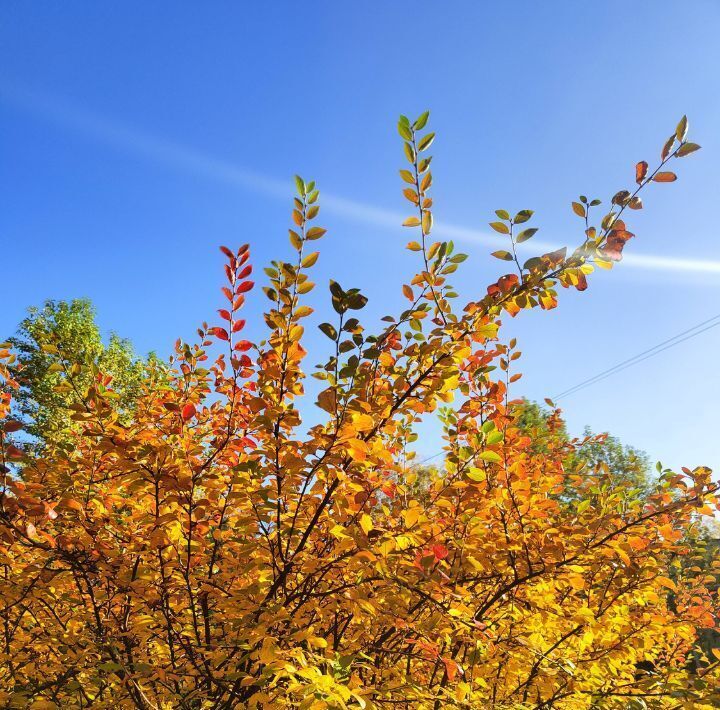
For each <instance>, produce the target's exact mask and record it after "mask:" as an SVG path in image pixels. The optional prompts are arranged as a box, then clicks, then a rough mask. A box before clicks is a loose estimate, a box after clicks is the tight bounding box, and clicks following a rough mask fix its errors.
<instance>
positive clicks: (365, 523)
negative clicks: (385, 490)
mask: <svg viewBox="0 0 720 710" xmlns="http://www.w3.org/2000/svg"><path fill="white" fill-rule="evenodd" d="M360 527H361V528H362V529H363V532H364V533H365V534H366V535H367V534H368V533H369V532H370V531H371V530H372V529H373V521H372V518H371V517H370V516H369V515H368V514H367V513H363V514H362V515H361V516H360Z"/></svg>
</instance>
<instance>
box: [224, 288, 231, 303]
mask: <svg viewBox="0 0 720 710" xmlns="http://www.w3.org/2000/svg"><path fill="white" fill-rule="evenodd" d="M222 292H223V293H224V294H225V295H226V296H227V300H228V301H232V300H233V292H232V291H231V290H230V289H229V288H228V287H227V286H223V287H222Z"/></svg>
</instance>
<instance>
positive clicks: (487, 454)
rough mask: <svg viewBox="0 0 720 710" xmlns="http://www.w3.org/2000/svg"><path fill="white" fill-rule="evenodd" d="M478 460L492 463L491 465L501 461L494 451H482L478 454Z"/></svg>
mask: <svg viewBox="0 0 720 710" xmlns="http://www.w3.org/2000/svg"><path fill="white" fill-rule="evenodd" d="M480 458H481V459H482V460H483V461H492V462H493V463H500V461H502V458H501V457H500V454H498V453H497V452H495V451H489V450H488V451H483V452H482V453H481V454H480Z"/></svg>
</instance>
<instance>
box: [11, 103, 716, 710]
mask: <svg viewBox="0 0 720 710" xmlns="http://www.w3.org/2000/svg"><path fill="white" fill-rule="evenodd" d="M427 119H428V115H427V114H423V115H422V116H421V117H420V118H418V119H417V120H416V121H414V122H410V121H409V120H408V119H406V118H404V117H403V118H401V120H400V122H399V125H398V128H399V132H400V134H401V136H402V138H403V146H404V151H405V157H406V159H407V166H406V169H403V170H401V172H400V175H401V177H402V180H403V181H404V183H405V185H404V186H405V189H404V196H405V198H407V200H408V201H409V203H410V205H411V209H412V212H413V214H412V216H410V217H409V218H408V219H407V220H406V221H405V225H406V226H407V227H408V229H409V230H413V231H414V233H415V234H416V235H417V236H416V237H415V240H414V241H411V242H410V243H409V244H408V248H409V249H410V250H411V251H413V252H416V253H417V259H418V272H417V274H416V275H415V276H413V277H412V278H410V279H409V281H408V283H406V284H405V285H404V286H402V291H403V293H404V295H405V297H406V298H407V301H408V303H407V308H406V309H405V310H404V311H402V313H400V314H398V315H396V316H394V317H391V316H388V317H386V318H385V319H384V322H383V325H382V326H381V327H375V328H374V329H371V326H370V325H368V324H366V325H363V324H362V323H361V320H360V311H361V310H362V308H363V307H364V306H365V304H366V300H367V299H366V298H365V296H364V295H363V294H362V293H361V292H360V291H359V290H357V289H344V288H343V287H341V286H340V285H339V284H338V283H337V282H331V283H330V305H331V309H329V310H328V312H329V313H330V314H331V316H332V318H327V322H323V323H322V324H321V325H320V326H319V327H320V330H321V331H322V333H323V334H324V335H325V336H327V338H328V341H327V342H328V346H329V351H330V354H329V356H328V358H327V360H326V362H325V363H324V364H322V365H321V366H319V367H318V368H316V369H315V370H313V371H312V375H313V376H314V377H315V378H317V379H318V380H320V382H321V391H320V393H319V396H318V397H317V402H316V406H317V408H318V410H316V412H317V411H320V412H322V413H323V417H322V419H321V421H320V423H317V424H314V425H312V426H305V425H304V424H303V420H302V416H303V414H304V413H306V412H308V411H309V409H310V407H311V404H309V403H306V402H305V401H304V392H305V373H304V371H303V361H304V358H305V355H306V349H305V347H304V345H303V343H304V342H306V340H305V325H304V324H307V323H310V322H312V318H311V316H312V314H313V311H312V309H311V308H310V307H309V306H308V305H306V303H305V302H304V301H305V298H304V297H305V296H306V294H308V293H309V292H310V291H311V290H312V289H313V288H314V286H315V284H314V283H313V281H312V273H313V271H312V269H313V266H314V265H315V262H316V261H317V259H318V252H317V251H315V250H314V248H315V244H316V242H317V240H319V239H320V238H322V237H324V235H325V229H323V228H322V227H320V226H317V224H316V221H317V216H318V211H319V193H318V190H317V188H316V186H315V184H314V183H312V182H305V181H304V180H302V179H300V178H298V179H297V180H296V182H297V195H296V197H295V198H294V204H293V210H292V220H293V226H292V228H291V229H290V244H291V246H292V249H293V257H292V259H291V260H290V261H274V262H272V264H271V265H270V266H269V267H268V268H266V269H265V273H266V275H267V279H266V281H265V285H264V286H263V288H262V291H263V292H264V298H266V299H267V301H268V303H269V304H268V307H267V311H266V313H265V324H266V326H267V334H266V336H265V339H264V340H263V341H261V342H252V341H251V340H248V339H246V338H245V336H244V329H245V321H244V320H243V319H242V317H241V311H242V308H243V305H244V303H245V301H246V299H248V298H250V297H252V298H262V297H263V295H262V293H260V294H258V293H257V292H256V290H254V289H253V287H254V283H253V281H252V280H251V272H252V270H253V266H252V265H251V259H250V249H249V247H248V246H247V245H245V246H242V247H240V248H239V249H228V248H225V247H223V248H222V251H223V253H224V255H225V257H226V259H227V262H226V264H225V276H226V284H225V286H224V287H223V288H222V292H223V307H222V308H221V309H220V310H219V311H218V318H217V319H216V324H215V325H207V324H204V325H203V326H202V327H201V328H200V329H199V330H198V337H197V340H196V342H194V343H189V342H180V341H178V342H177V343H176V346H175V352H174V355H173V357H172V358H171V361H170V365H169V368H168V370H167V377H165V376H164V377H162V378H155V379H152V380H146V381H144V383H141V385H140V387H141V391H140V394H139V395H138V397H137V399H136V401H134V403H133V406H132V408H131V410H128V408H124V409H122V411H121V408H119V407H118V406H117V404H116V402H117V398H118V397H117V392H115V391H114V390H113V382H112V378H111V377H110V375H109V374H108V373H107V372H104V371H103V370H102V369H101V367H99V366H98V365H97V364H93V363H92V362H91V363H87V362H85V363H78V362H72V361H70V360H68V358H67V356H66V355H65V354H64V353H63V352H62V351H61V350H60V349H59V348H58V346H57V344H53V342H52V338H50V341H49V342H48V343H47V345H46V346H45V349H46V352H47V353H48V354H49V355H52V356H53V358H54V362H55V363H56V365H57V367H56V368H55V372H56V373H57V376H58V382H57V383H56V384H55V385H54V386H56V387H60V388H61V389H62V394H63V401H67V404H66V405H63V406H66V408H67V415H68V419H69V420H70V421H72V422H73V426H72V427H71V428H70V431H69V433H68V436H69V437H71V442H72V445H71V446H68V445H67V444H66V443H65V444H63V445H62V446H60V445H58V446H53V445H52V444H51V443H49V444H47V445H46V446H44V447H43V448H42V449H41V450H38V449H37V448H33V447H32V446H29V445H27V444H28V440H27V438H26V437H24V435H23V433H22V428H23V426H24V423H23V422H21V421H18V420H17V419H16V418H15V415H14V414H13V412H14V411H15V410H14V409H13V406H14V405H13V391H14V390H15V388H16V386H17V385H16V382H15V379H16V378H15V372H16V370H17V368H16V365H17V362H16V361H15V360H14V358H15V355H14V354H13V352H12V351H11V349H8V348H6V349H2V350H0V358H1V359H0V363H2V364H0V368H1V369H0V377H1V378H2V380H3V388H4V389H3V395H2V400H1V401H0V420H1V423H2V426H1V428H2V434H1V439H0V441H1V443H2V466H3V468H2V475H3V483H2V489H1V490H0V625H1V629H0V703H1V704H2V705H3V706H4V707H9V708H24V707H30V708H71V707H77V708H89V707H95V708H143V709H147V708H214V709H216V710H219V709H221V708H242V707H248V708H291V707H292V708H407V709H410V708H435V709H437V708H451V707H456V708H589V707H594V708H633V707H637V708H640V707H653V708H655V707H657V708H680V707H683V708H685V707H688V708H689V707H697V708H702V707H716V706H717V705H716V703H717V702H718V691H717V683H718V677H719V676H718V671H717V667H718V659H717V658H715V657H713V654H712V653H710V654H709V656H710V657H708V654H706V653H705V652H703V651H701V650H698V649H699V647H698V646H697V644H696V637H697V635H698V633H699V632H702V631H703V630H712V629H716V628H717V625H718V608H717V605H718V602H717V596H716V594H714V593H713V592H712V591H711V590H713V589H717V585H716V582H717V575H718V572H719V571H720V570H719V569H718V564H717V559H715V561H714V562H712V561H710V562H709V563H708V564H707V565H705V566H704V567H697V566H695V567H692V566H689V565H680V564H679V563H678V560H681V559H682V558H683V555H684V553H685V551H686V550H687V543H686V541H687V539H688V536H689V535H692V531H693V530H694V529H695V528H697V526H698V524H699V520H700V519H701V517H702V516H710V515H712V514H713V511H714V510H715V509H717V506H718V502H717V498H716V490H717V486H716V485H715V484H713V482H712V480H711V473H710V471H709V469H707V468H697V469H695V470H692V471H691V470H685V469H683V470H682V471H681V472H678V473H675V472H673V471H669V470H663V471H660V472H659V475H658V480H657V483H656V484H655V485H654V486H653V488H652V490H650V491H649V492H647V494H646V495H643V496H642V497H640V496H638V495H633V494H632V491H630V490H629V489H628V486H629V485H630V484H627V485H625V484H623V483H622V482H621V483H619V484H618V483H617V482H614V483H613V485H609V482H608V480H607V474H606V472H604V471H603V470H602V469H601V468H595V469H593V468H590V467H585V468H583V467H582V466H578V467H573V466H570V465H568V464H567V462H568V461H570V460H572V456H571V454H572V447H573V443H572V442H570V441H569V440H568V438H567V437H566V436H562V437H560V436H553V435H552V431H553V430H554V429H560V428H561V426H562V424H561V420H560V414H559V412H558V411H555V412H554V413H553V415H552V417H551V420H550V423H549V425H548V427H549V429H548V431H549V432H550V435H547V436H545V438H544V440H543V442H542V445H541V446H539V445H536V443H537V442H534V441H533V439H532V437H531V436H528V434H527V428H523V427H521V426H519V424H518V415H517V413H516V411H517V409H516V408H514V406H513V402H514V400H512V399H511V395H510V388H511V385H512V383H513V382H514V381H516V380H517V378H518V377H519V375H518V374H517V373H515V372H514V367H515V363H516V360H517V358H518V355H519V352H518V350H517V345H516V343H515V342H514V341H510V342H507V343H504V342H503V341H502V340H500V339H499V328H500V325H501V318H502V317H505V315H506V314H508V315H510V316H515V315H516V314H518V313H519V312H520V311H522V310H523V309H529V308H535V307H540V308H542V309H545V310H550V309H552V308H554V307H555V306H556V303H557V298H558V291H559V288H560V287H562V288H575V289H578V290H581V291H582V290H584V289H585V288H586V286H587V277H588V276H589V275H590V274H591V273H592V272H593V271H594V269H595V268H598V267H601V268H604V269H610V268H611V267H612V266H613V265H614V264H615V262H618V261H620V260H621V258H622V252H623V249H624V247H625V245H626V243H627V242H628V240H629V239H630V238H631V237H632V236H633V235H632V234H631V233H630V232H629V231H628V228H627V227H626V224H625V219H626V215H627V214H629V213H630V212H631V211H632V210H636V209H640V208H641V207H642V203H641V201H640V197H639V195H638V193H639V192H640V191H641V190H643V189H644V188H645V187H646V186H647V185H649V184H650V183H658V182H660V183H662V182H670V181H672V180H674V179H675V175H674V173H672V172H670V171H669V170H667V167H668V163H670V162H674V161H675V160H676V159H677V158H681V157H683V156H684V155H687V154H689V153H691V152H692V151H693V150H696V149H697V147H698V146H696V145H695V144H693V143H690V142H688V141H687V140H686V136H685V134H686V131H687V121H686V120H685V119H683V120H682V121H681V122H680V124H679V125H678V128H677V131H676V132H675V133H673V135H672V136H671V137H670V138H669V139H668V141H667V143H666V144H665V146H664V148H663V150H662V155H661V159H660V161H659V165H658V167H657V168H656V169H654V170H650V169H649V167H648V164H647V163H645V162H641V163H639V164H638V165H637V166H636V174H635V181H636V182H635V185H634V186H633V189H632V190H621V191H620V192H617V193H616V194H615V195H614V197H613V198H612V200H611V204H610V206H609V208H608V209H607V210H600V212H599V214H598V216H597V218H596V217H595V215H596V212H598V207H599V204H600V203H599V201H598V200H594V199H587V198H585V197H580V198H579V201H577V202H574V203H573V210H574V211H575V212H576V214H578V215H579V217H580V218H581V220H582V235H583V236H582V241H581V244H580V246H579V247H578V248H577V249H575V250H574V251H572V252H569V253H568V252H567V251H566V250H565V249H560V250H557V251H552V252H550V253H546V254H542V255H539V256H535V257H533V258H530V259H528V260H525V261H523V260H521V258H520V256H519V253H518V249H517V245H518V244H521V243H523V242H525V241H527V240H529V239H531V238H532V237H533V235H534V233H535V232H536V231H537V230H536V229H535V228H534V227H528V226H527V223H528V222H529V221H530V220H531V218H532V217H533V213H532V212H531V211H530V210H522V211H520V212H518V213H517V214H515V215H511V213H509V212H506V211H503V210H498V211H497V213H496V214H497V220H496V221H494V222H492V225H491V226H492V228H493V229H494V230H495V231H496V232H499V233H500V235H502V237H498V238H499V239H501V238H503V239H505V240H506V243H507V247H506V248H505V249H501V250H498V251H496V252H495V254H494V256H496V257H497V258H499V259H500V260H501V261H502V262H503V263H504V262H507V265H508V268H509V269H510V273H507V274H504V275H502V276H500V278H499V279H498V280H497V281H496V282H495V283H492V284H491V285H490V286H489V287H488V288H487V291H486V292H484V293H481V294H477V295H476V297H475V300H470V301H469V302H467V303H465V304H464V305H463V306H462V307H460V308H458V307H456V306H454V303H455V301H456V294H455V293H454V292H453V289H452V287H451V286H450V285H449V283H448V278H449V277H450V276H451V274H452V273H453V272H454V271H455V270H456V269H457V268H458V267H459V266H460V264H461V263H462V262H463V261H464V259H465V256H464V255H462V254H458V253H456V252H455V250H454V246H453V244H452V242H437V241H432V240H431V234H432V230H433V202H432V198H431V197H430V195H429V191H430V188H431V185H432V173H431V170H430V157H429V156H428V153H427V151H428V149H429V147H430V145H431V143H432V142H433V138H434V134H432V133H426V132H424V131H425V125H426V122H427ZM65 395H68V396H67V397H65ZM128 411H130V413H128ZM429 413H437V414H439V415H440V416H441V417H442V420H443V422H444V425H445V454H444V459H443V462H442V464H441V465H440V466H438V467H437V468H436V469H433V470H432V472H431V474H430V481H429V482H428V483H427V485H426V487H425V489H424V493H423V495H422V496H416V497H413V495H411V492H412V490H413V486H414V484H415V483H416V478H417V471H416V470H415V468H414V466H413V456H412V454H411V451H412V449H413V442H414V441H415V439H416V434H415V431H414V430H415V425H416V423H417V422H418V421H419V419H420V417H422V416H423V415H427V414H429ZM316 418H317V417H316V416H315V419H316ZM568 490H572V491H573V497H572V500H569V499H568V498H567V497H563V495H561V494H562V492H563V491H568ZM713 585H714V586H713Z"/></svg>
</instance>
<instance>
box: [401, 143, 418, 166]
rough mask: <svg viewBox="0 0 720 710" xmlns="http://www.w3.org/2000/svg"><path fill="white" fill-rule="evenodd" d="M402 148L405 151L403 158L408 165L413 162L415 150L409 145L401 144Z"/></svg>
mask: <svg viewBox="0 0 720 710" xmlns="http://www.w3.org/2000/svg"><path fill="white" fill-rule="evenodd" d="M403 148H404V150H405V157H406V158H407V159H408V162H409V163H414V162H415V158H416V155H415V148H413V147H412V146H411V145H410V143H403Z"/></svg>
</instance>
